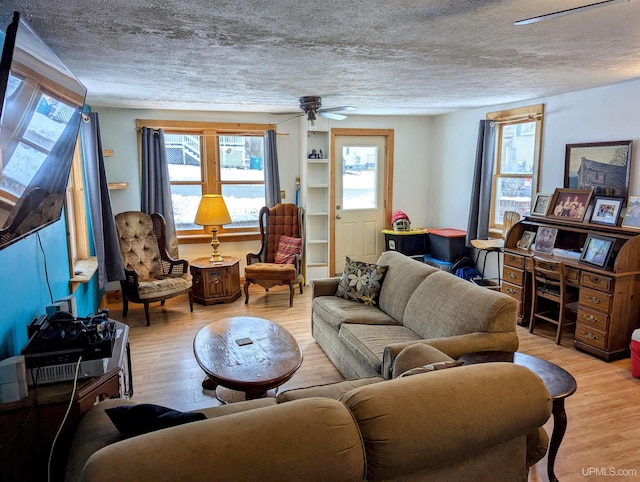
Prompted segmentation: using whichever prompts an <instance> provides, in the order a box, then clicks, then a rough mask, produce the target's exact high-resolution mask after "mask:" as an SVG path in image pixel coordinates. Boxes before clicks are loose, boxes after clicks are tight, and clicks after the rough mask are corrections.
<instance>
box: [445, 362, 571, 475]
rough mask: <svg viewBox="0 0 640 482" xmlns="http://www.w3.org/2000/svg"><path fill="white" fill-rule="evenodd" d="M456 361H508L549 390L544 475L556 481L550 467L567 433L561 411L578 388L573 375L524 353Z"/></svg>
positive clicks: (466, 363) (565, 422)
mask: <svg viewBox="0 0 640 482" xmlns="http://www.w3.org/2000/svg"><path fill="white" fill-rule="evenodd" d="M458 361H461V362H463V364H465V365H473V364H475V363H486V362H500V361H503V362H512V363H515V364H516V365H522V366H524V367H527V368H528V369H529V370H531V371H532V372H533V373H535V374H536V375H538V376H539V377H540V378H541V379H542V381H543V383H544V386H545V387H547V390H548V391H549V395H551V401H552V414H553V432H552V434H551V441H550V442H549V456H548V458H547V475H548V476H549V481H551V482H554V481H557V480H558V479H557V477H556V475H555V473H554V465H555V463H556V455H558V449H559V448H560V443H561V442H562V438H563V437H564V433H565V431H566V430H567V413H566V412H565V409H564V400H565V398H567V397H568V396H570V395H573V393H574V392H575V391H576V389H577V388H578V385H577V383H576V379H575V378H573V375H571V373H569V372H568V371H566V370H565V369H564V368H560V367H559V366H558V365H556V364H554V363H551V362H549V361H547V360H543V359H542V358H538V357H535V356H532V355H527V354H525V353H511V352H506V351H479V352H476V353H468V354H466V355H463V356H461V357H460V358H458Z"/></svg>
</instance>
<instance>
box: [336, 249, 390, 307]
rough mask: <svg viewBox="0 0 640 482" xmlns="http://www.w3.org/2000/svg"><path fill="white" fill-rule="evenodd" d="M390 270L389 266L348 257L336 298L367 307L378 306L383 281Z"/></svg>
mask: <svg viewBox="0 0 640 482" xmlns="http://www.w3.org/2000/svg"><path fill="white" fill-rule="evenodd" d="M388 269H389V267H388V266H380V265H377V264H372V263H365V262H364V261H354V260H352V259H351V258H349V257H348V256H347V259H346V262H345V267H344V272H343V273H342V277H341V278H340V282H339V283H338V289H337V291H336V296H338V297H339V298H345V299H347V300H352V301H359V302H360V303H364V304H365V305H377V304H378V297H379V295H380V288H381V287H382V281H383V280H384V275H385V274H386V272H387V270H388Z"/></svg>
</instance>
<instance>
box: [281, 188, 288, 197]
mask: <svg viewBox="0 0 640 482" xmlns="http://www.w3.org/2000/svg"><path fill="white" fill-rule="evenodd" d="M286 194H287V191H285V190H284V189H281V190H280V199H284V198H285V197H286Z"/></svg>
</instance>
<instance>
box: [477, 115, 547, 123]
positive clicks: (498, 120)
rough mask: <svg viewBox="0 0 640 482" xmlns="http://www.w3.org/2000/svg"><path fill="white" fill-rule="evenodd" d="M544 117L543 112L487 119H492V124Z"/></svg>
mask: <svg viewBox="0 0 640 482" xmlns="http://www.w3.org/2000/svg"><path fill="white" fill-rule="evenodd" d="M541 117H542V114H526V115H516V116H513V117H507V118H504V119H487V120H489V121H491V124H493V125H495V124H508V123H511V122H518V121H524V120H537V119H540V118H541Z"/></svg>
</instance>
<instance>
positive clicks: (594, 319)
mask: <svg viewBox="0 0 640 482" xmlns="http://www.w3.org/2000/svg"><path fill="white" fill-rule="evenodd" d="M585 318H586V319H587V321H591V322H592V323H598V322H599V321H600V320H599V319H598V318H596V317H595V316H593V315H585Z"/></svg>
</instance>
